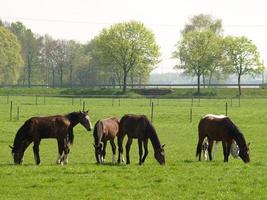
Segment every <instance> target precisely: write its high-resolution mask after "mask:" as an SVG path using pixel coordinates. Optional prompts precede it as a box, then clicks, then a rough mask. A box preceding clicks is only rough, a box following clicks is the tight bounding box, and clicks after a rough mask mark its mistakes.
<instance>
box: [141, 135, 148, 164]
mask: <svg viewBox="0 0 267 200" xmlns="http://www.w3.org/2000/svg"><path fill="white" fill-rule="evenodd" d="M147 143H148V139H145V140H144V149H145V153H144V156H143V158H142V164H143V163H144V162H145V160H146V157H147V155H148V148H147Z"/></svg>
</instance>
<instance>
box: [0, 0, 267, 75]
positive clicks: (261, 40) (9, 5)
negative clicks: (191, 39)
mask: <svg viewBox="0 0 267 200" xmlns="http://www.w3.org/2000/svg"><path fill="white" fill-rule="evenodd" d="M198 14H209V15H212V16H213V17H214V18H216V19H221V20H222V24H223V29H224V35H225V36H226V35H232V36H246V37H247V38H249V39H250V40H252V41H253V42H254V44H255V45H256V46H257V47H258V50H259V52H260V57H261V60H263V61H265V65H266V63H267V21H266V19H267V0H23V1H22V0H0V19H1V20H3V21H8V22H15V21H21V22H22V23H23V24H24V25H25V26H26V27H28V28H30V29H31V30H32V31H33V32H35V33H38V34H40V35H44V34H49V35H50V36H52V37H53V38H55V39H67V40H70V39H72V40H76V41H79V42H81V43H86V42H88V41H90V40H91V39H92V38H93V37H95V36H96V35H98V34H99V33H100V31H101V30H102V29H103V28H108V27H109V26H111V25H112V24H114V23H119V22H128V21H131V20H135V21H140V22H143V23H144V25H145V26H146V27H147V28H148V29H150V30H151V31H153V33H154V34H155V37H156V42H157V44H158V45H159V46H160V51H161V58H160V59H161V62H160V63H159V64H158V65H157V68H156V69H155V70H154V71H153V73H166V72H174V70H173V67H174V66H175V64H177V62H178V61H177V60H174V59H172V58H171V57H172V53H173V51H175V44H176V43H177V42H178V41H179V40H180V39H181V38H180V32H181V30H182V29H183V28H184V25H185V24H186V23H188V21H189V19H190V18H191V17H193V16H194V15H198Z"/></svg>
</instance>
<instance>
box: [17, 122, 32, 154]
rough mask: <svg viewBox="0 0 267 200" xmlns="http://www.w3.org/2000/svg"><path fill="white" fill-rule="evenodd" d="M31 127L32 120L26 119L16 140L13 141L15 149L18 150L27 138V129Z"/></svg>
mask: <svg viewBox="0 0 267 200" xmlns="http://www.w3.org/2000/svg"><path fill="white" fill-rule="evenodd" d="M29 129H30V121H26V122H25V123H24V124H23V125H22V126H21V127H20V128H19V130H18V132H17V134H16V136H15V139H14V142H13V148H14V150H17V147H18V146H19V145H21V143H22V141H24V140H25V139H26V138H27V134H26V133H27V131H29Z"/></svg>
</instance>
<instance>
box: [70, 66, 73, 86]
mask: <svg viewBox="0 0 267 200" xmlns="http://www.w3.org/2000/svg"><path fill="white" fill-rule="evenodd" d="M70 87H71V88H72V87H73V83H72V65H70Z"/></svg>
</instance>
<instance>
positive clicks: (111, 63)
mask: <svg viewBox="0 0 267 200" xmlns="http://www.w3.org/2000/svg"><path fill="white" fill-rule="evenodd" d="M92 43H93V45H94V48H93V51H92V52H91V55H92V57H93V58H95V59H96V60H98V61H99V65H102V66H105V67H111V68H112V69H113V70H114V71H116V72H117V73H118V74H119V73H120V72H121V74H122V76H123V92H125V91H126V85H127V77H128V74H129V72H130V71H131V70H137V68H144V69H150V70H151V69H153V66H154V65H155V64H157V63H158V57H159V55H160V53H159V46H158V45H157V44H156V42H155V37H154V34H153V33H152V32H151V31H150V30H148V29H147V28H146V27H145V26H144V25H143V24H142V23H140V22H135V21H132V22H128V23H118V24H115V25H112V26H111V27H110V28H108V29H103V30H102V32H101V33H100V34H99V35H98V36H97V37H95V38H94V40H93V41H92Z"/></svg>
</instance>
